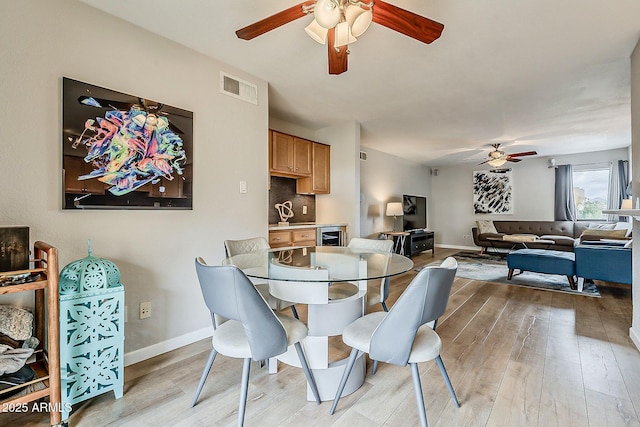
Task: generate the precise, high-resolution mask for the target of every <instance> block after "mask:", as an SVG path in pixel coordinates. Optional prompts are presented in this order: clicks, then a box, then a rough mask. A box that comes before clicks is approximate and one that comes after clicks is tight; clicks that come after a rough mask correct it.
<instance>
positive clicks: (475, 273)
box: [429, 252, 600, 297]
mask: <svg viewBox="0 0 640 427" xmlns="http://www.w3.org/2000/svg"><path fill="white" fill-rule="evenodd" d="M452 256H453V257H454V258H455V259H456V260H457V261H458V272H457V274H456V275H457V276H458V277H464V278H467V279H473V280H482V281H485V282H494V283H504V284H507V285H516V286H527V287H531V288H536V289H545V290H550V291H557V292H566V293H569V294H578V295H586V296H591V297H600V292H598V288H597V287H596V285H595V284H593V283H585V284H584V287H583V290H582V292H578V291H577V290H575V291H574V290H573V289H571V287H569V282H568V281H567V276H560V275H556V274H542V273H533V272H528V271H525V272H524V273H522V274H517V275H516V274H514V275H513V277H512V278H511V280H507V273H508V272H509V269H508V268H507V261H506V260H505V259H501V258H500V257H499V256H498V255H494V254H480V253H478V252H458V253H456V254H453V255H452ZM439 263H440V262H435V263H431V264H429V265H438V264H439ZM518 271H520V270H516V273H517V272H518Z"/></svg>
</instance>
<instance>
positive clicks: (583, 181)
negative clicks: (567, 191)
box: [572, 163, 610, 221]
mask: <svg viewBox="0 0 640 427" xmlns="http://www.w3.org/2000/svg"><path fill="white" fill-rule="evenodd" d="M609 176H610V164H609V163H594V164H589V165H573V173H572V178H573V197H574V200H575V206H576V219H577V220H578V221H580V220H601V221H605V220H606V219H607V218H606V215H605V214H603V213H602V211H603V210H606V209H607V203H608V200H609Z"/></svg>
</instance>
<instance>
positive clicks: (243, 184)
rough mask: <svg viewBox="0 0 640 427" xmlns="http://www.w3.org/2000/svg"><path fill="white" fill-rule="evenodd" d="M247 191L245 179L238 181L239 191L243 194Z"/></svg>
mask: <svg viewBox="0 0 640 427" xmlns="http://www.w3.org/2000/svg"><path fill="white" fill-rule="evenodd" d="M246 192H247V181H240V193H241V194H245V193H246Z"/></svg>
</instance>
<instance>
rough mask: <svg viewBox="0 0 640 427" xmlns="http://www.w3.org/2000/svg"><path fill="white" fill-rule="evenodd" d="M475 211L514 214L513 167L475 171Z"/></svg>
mask: <svg viewBox="0 0 640 427" xmlns="http://www.w3.org/2000/svg"><path fill="white" fill-rule="evenodd" d="M473 211H474V213H476V214H512V213H513V181H512V176H511V169H505V170H491V171H474V172H473Z"/></svg>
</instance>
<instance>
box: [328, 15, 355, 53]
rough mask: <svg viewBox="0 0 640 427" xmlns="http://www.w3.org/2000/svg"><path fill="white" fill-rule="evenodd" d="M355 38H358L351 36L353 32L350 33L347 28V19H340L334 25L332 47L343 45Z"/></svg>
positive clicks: (349, 29) (353, 40)
mask: <svg viewBox="0 0 640 427" xmlns="http://www.w3.org/2000/svg"><path fill="white" fill-rule="evenodd" d="M357 40H358V39H357V38H355V37H353V34H351V28H349V23H348V22H347V21H342V22H340V23H339V24H338V25H336V39H335V43H334V44H333V46H334V47H340V46H345V45H348V44H351V43H353V42H355V41H357Z"/></svg>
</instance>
